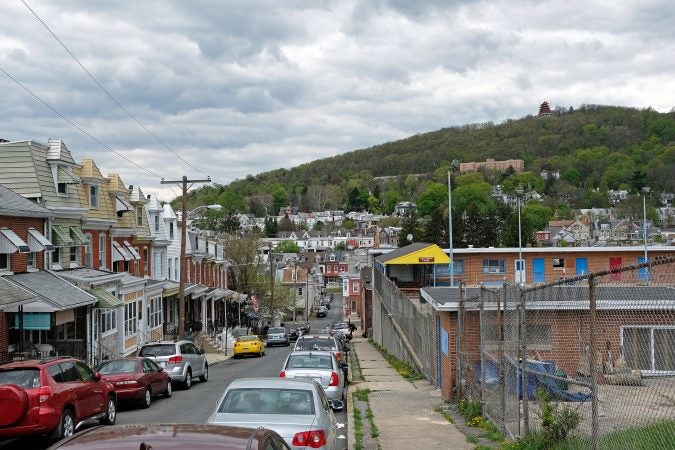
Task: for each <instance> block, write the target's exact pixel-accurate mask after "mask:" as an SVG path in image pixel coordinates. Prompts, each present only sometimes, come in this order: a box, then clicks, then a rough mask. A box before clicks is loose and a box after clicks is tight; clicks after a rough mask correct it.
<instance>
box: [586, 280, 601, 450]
mask: <svg viewBox="0 0 675 450" xmlns="http://www.w3.org/2000/svg"><path fill="white" fill-rule="evenodd" d="M595 283H596V281H595V275H593V274H590V276H589V277H588V312H589V317H590V321H591V323H590V327H591V336H590V341H591V358H590V359H591V367H590V370H589V373H590V377H591V445H592V447H593V450H597V448H598V438H599V435H598V434H599V430H598V428H599V423H598V421H599V417H598V416H599V411H598V382H597V380H596V377H597V376H598V375H597V373H596V371H595V368H596V365H597V363H598V361H597V360H596V329H597V309H596V301H595Z"/></svg>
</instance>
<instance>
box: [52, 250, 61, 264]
mask: <svg viewBox="0 0 675 450" xmlns="http://www.w3.org/2000/svg"><path fill="white" fill-rule="evenodd" d="M52 263H53V264H61V249H60V248H58V247H57V248H55V249H54V251H53V252H52Z"/></svg>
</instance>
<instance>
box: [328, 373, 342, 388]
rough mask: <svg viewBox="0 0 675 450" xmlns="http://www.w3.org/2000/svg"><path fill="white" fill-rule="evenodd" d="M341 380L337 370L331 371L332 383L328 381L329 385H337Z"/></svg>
mask: <svg viewBox="0 0 675 450" xmlns="http://www.w3.org/2000/svg"><path fill="white" fill-rule="evenodd" d="M339 382H340V379H339V378H338V374H337V373H336V372H331V373H330V383H328V386H337V385H338V384H339Z"/></svg>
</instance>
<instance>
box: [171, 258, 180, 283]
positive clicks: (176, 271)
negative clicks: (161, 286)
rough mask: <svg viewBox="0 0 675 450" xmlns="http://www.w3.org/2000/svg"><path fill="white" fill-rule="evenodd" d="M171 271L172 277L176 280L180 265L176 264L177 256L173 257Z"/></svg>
mask: <svg viewBox="0 0 675 450" xmlns="http://www.w3.org/2000/svg"><path fill="white" fill-rule="evenodd" d="M173 271H174V274H173V279H174V280H178V276H179V273H178V272H179V271H180V266H179V265H178V258H174V259H173Z"/></svg>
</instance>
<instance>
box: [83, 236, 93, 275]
mask: <svg viewBox="0 0 675 450" xmlns="http://www.w3.org/2000/svg"><path fill="white" fill-rule="evenodd" d="M85 236H87V245H85V246H84V266H85V267H89V268H93V267H94V263H93V254H92V251H93V249H92V247H93V245H94V244H93V242H94V241H93V240H92V236H91V233H87V234H86V235H85Z"/></svg>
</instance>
